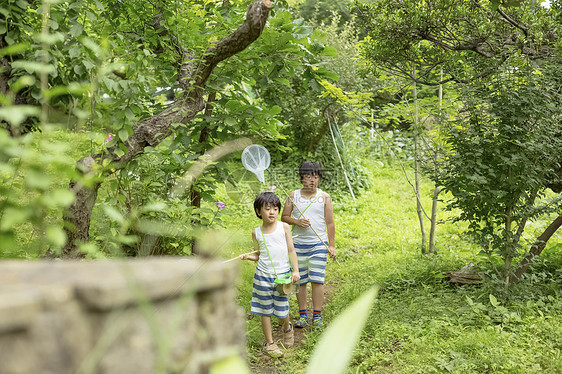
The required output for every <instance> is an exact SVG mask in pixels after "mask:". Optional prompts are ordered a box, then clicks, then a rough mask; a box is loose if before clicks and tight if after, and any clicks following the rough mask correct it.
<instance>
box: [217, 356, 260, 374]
mask: <svg viewBox="0 0 562 374" xmlns="http://www.w3.org/2000/svg"><path fill="white" fill-rule="evenodd" d="M209 373H210V374H249V373H250V370H249V369H248V365H246V361H244V360H243V359H242V358H241V357H240V356H238V355H237V354H232V355H231V356H228V357H226V358H223V359H222V360H220V361H218V362H216V363H215V364H213V366H211V369H210V371H209Z"/></svg>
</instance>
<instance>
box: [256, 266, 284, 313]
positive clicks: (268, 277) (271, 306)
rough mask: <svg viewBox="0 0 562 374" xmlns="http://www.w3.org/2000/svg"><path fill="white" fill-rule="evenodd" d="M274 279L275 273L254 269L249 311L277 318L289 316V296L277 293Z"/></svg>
mask: <svg viewBox="0 0 562 374" xmlns="http://www.w3.org/2000/svg"><path fill="white" fill-rule="evenodd" d="M284 274H286V273H284ZM274 281H275V275H273V274H268V273H264V272H263V271H261V270H258V269H256V272H255V274H254V286H253V290H252V308H251V309H250V313H252V314H258V315H260V316H275V317H277V318H285V317H288V316H289V296H281V295H279V292H277V290H276V288H275V283H274Z"/></svg>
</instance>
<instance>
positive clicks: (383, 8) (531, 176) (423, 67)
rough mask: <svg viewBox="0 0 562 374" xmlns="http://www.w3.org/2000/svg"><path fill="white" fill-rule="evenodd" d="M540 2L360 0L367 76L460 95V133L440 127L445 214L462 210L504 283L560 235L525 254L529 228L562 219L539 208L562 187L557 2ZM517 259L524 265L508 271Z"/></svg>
mask: <svg viewBox="0 0 562 374" xmlns="http://www.w3.org/2000/svg"><path fill="white" fill-rule="evenodd" d="M541 3H542V2H541V1H510V0H505V1H499V0H492V1H480V0H471V1H459V0H437V1H432V2H425V1H424V2H421V3H420V2H417V1H410V0H395V1H371V2H360V1H356V9H357V12H358V15H359V18H360V19H361V21H362V24H363V25H364V26H365V28H366V29H367V30H368V31H367V32H368V35H369V36H368V38H366V39H365V41H364V42H363V44H362V53H363V56H364V57H365V59H366V61H368V62H369V63H370V64H371V67H372V68H373V69H382V70H384V71H387V72H391V73H393V74H397V75H400V76H403V77H408V78H409V79H412V80H415V81H416V82H418V83H421V84H425V85H438V84H442V83H445V82H455V83H457V84H458V85H459V87H461V88H463V90H462V91H461V92H462V93H463V96H462V101H463V104H464V105H463V106H464V107H465V108H466V110H465V111H463V113H462V114H461V115H459V116H457V118H458V121H459V123H460V125H459V124H457V125H452V126H449V125H447V126H445V127H443V131H444V132H443V134H445V136H446V141H445V142H444V143H445V149H444V152H445V153H444V154H443V162H444V163H445V165H446V167H445V168H444V170H445V171H446V172H445V174H444V175H442V176H441V177H439V176H436V177H435V180H436V182H437V183H441V184H442V185H443V186H444V187H445V190H447V191H450V192H451V193H452V194H453V199H452V200H451V201H450V202H449V206H451V207H458V208H461V209H462V212H463V213H462V214H461V219H464V220H467V221H469V222H470V227H471V229H472V230H473V231H474V232H475V233H477V234H478V235H479V237H480V238H481V239H482V242H483V243H487V244H488V245H490V246H492V248H494V250H495V252H494V253H496V254H499V255H500V256H501V258H502V259H503V261H504V267H503V269H502V270H501V271H500V273H501V275H502V276H503V277H505V279H506V284H508V283H509V281H510V279H511V278H513V277H514V276H515V277H518V276H521V275H522V274H523V273H524V271H525V270H526V269H527V267H528V264H529V262H530V260H531V259H532V257H533V256H535V255H537V254H539V253H540V251H542V249H543V248H544V244H545V241H546V240H548V238H550V236H552V234H553V232H555V231H556V229H557V228H558V227H559V226H560V219H559V218H555V219H554V220H553V221H552V223H551V224H550V225H549V226H548V227H547V229H546V230H545V231H544V233H543V234H541V235H540V236H539V237H538V238H537V239H536V242H535V244H533V245H532V246H531V249H528V248H526V249H523V247H522V245H521V243H520V239H521V235H522V234H523V232H524V229H525V224H526V222H527V221H528V220H529V219H531V218H534V217H537V215H540V214H548V213H554V214H559V209H558V205H557V203H553V202H551V203H548V204H546V205H542V204H543V203H542V200H541V199H539V197H541V196H544V195H543V194H544V192H545V189H547V188H550V189H551V190H552V191H554V192H557V193H558V192H560V182H561V180H562V168H561V167H560V165H561V164H562V159H561V158H560V156H559V152H556V151H555V149H557V147H559V146H560V144H559V143H560V141H561V140H562V136H561V133H560V131H559V125H558V123H559V118H560V111H559V110H558V109H557V108H556V106H553V105H552V103H553V102H557V101H558V100H559V97H558V96H559V92H558V91H559V89H557V88H556V87H559V82H558V78H557V73H555V72H556V71H557V70H558V67H559V61H558V57H557V56H558V53H559V52H560V50H559V47H560V40H561V35H560V34H559V31H558V30H559V27H558V24H559V21H560V16H561V12H560V10H561V8H560V3H559V2H558V1H554V2H552V4H551V6H550V7H546V6H544V5H542V4H541ZM412 62H414V63H415V64H416V66H417V67H418V69H417V70H416V74H413V72H412V70H411V69H410V66H411V63H412ZM441 72H442V74H441ZM533 85H535V86H533ZM534 89H537V90H538V91H537V92H534ZM535 98H538V99H535ZM510 137H512V138H513V139H510ZM470 139H472V140H470ZM539 147H540V148H541V149H542V150H544V152H545V153H541V152H542V151H540V152H539V151H538V148H539ZM492 155H493V156H492ZM434 176H435V175H434ZM487 192H489V194H488V193H487ZM504 198H505V201H504ZM553 207H555V208H553ZM552 209H554V210H552ZM555 217H556V216H555ZM516 259H522V261H521V262H520V263H519V268H518V269H516V270H514V266H515V265H514V264H515V262H514V261H515V260H516Z"/></svg>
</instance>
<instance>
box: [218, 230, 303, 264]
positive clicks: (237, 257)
mask: <svg viewBox="0 0 562 374" xmlns="http://www.w3.org/2000/svg"><path fill="white" fill-rule="evenodd" d="M297 237H298V235H293V239H294V238H297ZM254 253H259V251H253V252H248V253H242V254H241V255H238V256H236V257H234V258H231V259H230V260H226V261H223V262H222V263H223V264H224V263H227V262H230V261H234V260H239V259H240V258H241V257H242V256H243V255H253V254H254Z"/></svg>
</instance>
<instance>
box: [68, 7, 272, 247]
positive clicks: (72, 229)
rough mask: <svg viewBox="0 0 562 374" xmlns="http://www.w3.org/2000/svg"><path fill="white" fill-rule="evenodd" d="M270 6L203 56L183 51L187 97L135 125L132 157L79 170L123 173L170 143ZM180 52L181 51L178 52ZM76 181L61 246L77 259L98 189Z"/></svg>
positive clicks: (89, 162) (181, 73)
mask: <svg viewBox="0 0 562 374" xmlns="http://www.w3.org/2000/svg"><path fill="white" fill-rule="evenodd" d="M271 7H272V4H271V1H270V0H256V1H255V2H254V3H253V4H251V5H250V6H249V7H248V11H247V12H246V20H245V21H244V23H243V24H242V25H241V26H240V27H239V28H238V29H236V30H235V31H234V32H233V33H232V34H230V35H229V36H227V37H226V38H224V39H222V40H220V41H219V42H217V43H215V44H213V45H212V46H211V47H209V48H208V49H207V50H206V51H205V52H204V53H203V54H202V56H200V57H196V56H194V55H193V54H192V53H190V52H187V51H186V50H181V51H180V52H181V58H182V61H181V63H180V64H179V69H178V78H177V79H178V84H179V85H180V86H181V87H182V88H183V91H184V92H185V93H186V94H185V95H184V96H182V97H179V98H178V99H177V100H176V101H175V102H174V103H173V104H171V105H170V106H169V107H168V108H166V109H165V110H164V111H162V112H161V113H159V114H157V115H155V116H153V117H149V118H146V119H143V120H141V121H140V122H138V123H137V124H136V125H135V126H133V135H132V136H130V137H129V139H128V140H127V142H126V146H127V149H128V152H127V153H126V154H124V155H123V156H119V155H117V154H116V153H115V150H116V149H117V145H116V146H114V147H112V148H109V149H107V152H106V153H103V154H96V155H93V156H89V157H86V158H84V159H82V160H80V161H78V165H79V166H80V165H83V166H84V165H86V166H87V168H88V169H89V170H93V169H94V168H93V165H94V164H95V163H98V164H104V160H109V161H110V166H109V168H110V169H111V170H109V168H108V169H105V171H102V172H101V173H100V174H101V175H99V180H101V179H103V177H105V176H107V175H109V174H110V173H112V172H114V171H115V170H119V169H122V168H124V167H125V166H126V165H127V164H128V163H129V162H130V161H131V160H133V159H134V158H135V157H137V156H139V155H141V154H143V153H144V149H145V147H147V146H151V147H156V146H157V145H158V144H159V143H160V142H161V141H162V140H163V139H165V138H167V137H168V136H169V135H170V134H171V133H172V130H173V127H172V124H174V123H184V124H185V123H188V122H189V121H191V120H192V119H193V118H194V117H195V116H196V115H197V113H198V112H200V111H201V110H203V109H204V108H205V101H204V99H203V95H204V87H205V83H206V82H207V79H208V78H209V76H210V74H211V72H212V71H213V69H214V68H215V67H216V66H217V64H218V63H220V62H221V61H223V60H225V59H227V58H229V57H231V56H233V55H235V54H236V53H238V52H240V51H242V50H244V49H245V48H246V47H248V46H249V45H250V44H251V43H253V42H254V41H255V40H256V39H257V38H258V37H259V36H260V35H261V33H262V31H263V28H264V27H265V24H266V21H267V18H268V17H269V11H270V9H271ZM180 49H181V47H180ZM78 185H79V184H77V182H74V181H72V182H71V183H70V189H71V190H72V191H73V192H75V194H76V200H75V202H74V203H73V204H72V206H71V207H70V208H69V210H68V212H67V213H66V214H65V216H64V219H65V226H66V230H67V235H68V240H67V242H66V244H65V246H64V247H63V250H62V253H63V256H64V257H76V256H78V254H77V246H78V245H79V244H80V242H82V241H85V242H87V241H88V239H89V234H88V231H89V228H90V219H91V214H92V209H93V207H94V205H95V200H96V197H97V190H98V188H99V184H97V185H94V186H93V188H87V187H84V186H80V188H77V186H78Z"/></svg>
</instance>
